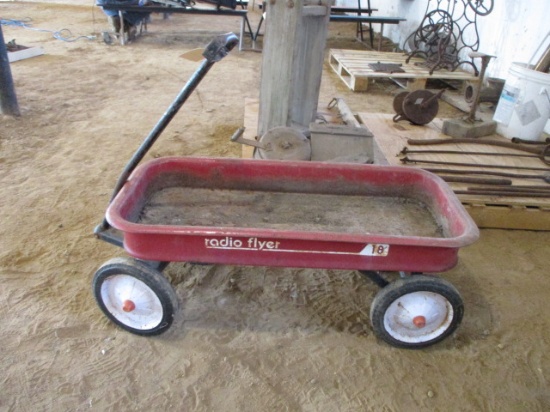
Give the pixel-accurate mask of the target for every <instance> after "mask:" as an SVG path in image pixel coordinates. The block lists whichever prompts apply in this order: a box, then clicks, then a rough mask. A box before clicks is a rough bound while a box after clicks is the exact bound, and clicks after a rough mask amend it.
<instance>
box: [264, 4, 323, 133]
mask: <svg viewBox="0 0 550 412" xmlns="http://www.w3.org/2000/svg"><path fill="white" fill-rule="evenodd" d="M330 4H331V0H320V1H319V0H269V1H268V4H267V18H266V29H265V36H264V46H263V60H262V73H261V84H260V113H259V122H258V136H262V135H263V134H265V133H266V132H267V131H268V130H270V129H272V128H274V127H278V126H287V127H295V128H297V129H302V130H303V129H308V128H309V124H310V123H311V122H312V121H314V120H315V117H316V115H317V105H318V101H319V90H320V87H321V75H322V71H323V61H324V53H325V45H326V38H327V32H328V23H329V19H330Z"/></svg>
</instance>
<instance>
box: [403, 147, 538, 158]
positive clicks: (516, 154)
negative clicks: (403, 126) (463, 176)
mask: <svg viewBox="0 0 550 412" xmlns="http://www.w3.org/2000/svg"><path fill="white" fill-rule="evenodd" d="M410 153H414V154H457V155H476V156H510V157H534V158H536V159H540V156H538V155H534V154H519V153H497V152H464V151H461V150H410V149H409V148H407V147H404V148H403V149H402V150H401V151H400V152H399V154H398V156H399V155H406V154H410Z"/></svg>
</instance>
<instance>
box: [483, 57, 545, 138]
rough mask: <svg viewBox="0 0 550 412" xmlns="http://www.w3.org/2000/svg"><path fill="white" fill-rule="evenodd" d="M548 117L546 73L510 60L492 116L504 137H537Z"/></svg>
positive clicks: (539, 135)
mask: <svg viewBox="0 0 550 412" xmlns="http://www.w3.org/2000/svg"><path fill="white" fill-rule="evenodd" d="M549 118H550V74H548V73H543V72H538V71H535V70H531V69H530V68H529V67H528V66H527V65H526V64H523V63H513V64H512V67H510V70H509V72H508V77H507V78H506V83H505V84H504V88H503V90H502V94H501V95H500V99H499V101H498V105H497V109H496V111H495V114H494V116H493V120H495V121H496V122H498V125H497V132H498V133H499V134H501V135H503V136H505V137H508V138H510V139H511V138H512V137H520V138H522V139H525V140H539V139H540V137H541V133H542V131H543V129H544V127H545V125H546V122H547V121H548V119H549Z"/></svg>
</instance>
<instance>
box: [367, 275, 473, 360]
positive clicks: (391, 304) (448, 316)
mask: <svg viewBox="0 0 550 412" xmlns="http://www.w3.org/2000/svg"><path fill="white" fill-rule="evenodd" d="M463 314H464V304H463V301H462V298H461V296H460V294H459V293H458V291H457V290H456V289H455V287H454V286H453V285H451V284H450V283H449V282H447V281H445V280H443V279H440V278H436V277H431V276H421V275H414V276H411V277H407V278H402V279H399V280H397V281H395V282H393V283H390V284H389V285H388V286H386V287H385V288H383V289H381V290H380V291H379V292H378V294H377V295H376V297H375V298H374V300H373V302H372V305H371V310H370V318H371V322H372V326H373V329H374V333H375V334H376V336H378V337H379V338H380V339H382V340H384V341H385V342H387V343H389V344H390V345H392V346H396V347H398V348H409V349H419V348H424V347H426V346H430V345H433V344H434V343H437V342H439V341H441V340H443V339H445V338H446V337H447V336H449V335H450V334H452V333H453V332H454V331H455V330H456V328H457V327H458V325H459V324H460V322H461V320H462V316H463Z"/></svg>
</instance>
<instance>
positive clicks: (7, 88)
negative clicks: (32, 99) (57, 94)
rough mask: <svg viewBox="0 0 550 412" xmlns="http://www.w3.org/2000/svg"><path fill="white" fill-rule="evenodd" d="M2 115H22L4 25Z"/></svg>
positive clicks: (0, 79)
mask: <svg viewBox="0 0 550 412" xmlns="http://www.w3.org/2000/svg"><path fill="white" fill-rule="evenodd" d="M0 114H9V115H12V116H19V115H20V112H19V106H18V104H17V97H16V96H15V88H14V87H13V79H12V77H11V69H10V62H9V60H8V50H7V48H6V43H5V42H4V34H3V33H2V25H0Z"/></svg>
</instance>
